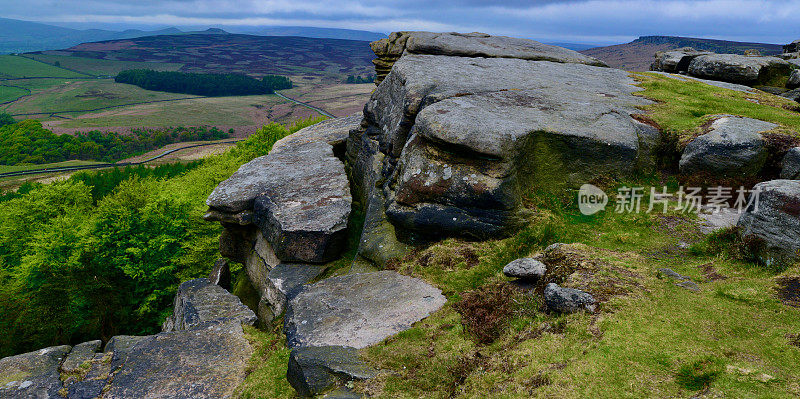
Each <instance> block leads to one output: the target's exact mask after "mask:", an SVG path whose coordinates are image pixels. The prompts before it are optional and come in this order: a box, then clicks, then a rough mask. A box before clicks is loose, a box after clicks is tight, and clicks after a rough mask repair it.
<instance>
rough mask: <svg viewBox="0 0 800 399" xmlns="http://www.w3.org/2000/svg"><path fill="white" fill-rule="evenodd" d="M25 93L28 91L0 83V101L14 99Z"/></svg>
mask: <svg viewBox="0 0 800 399" xmlns="http://www.w3.org/2000/svg"><path fill="white" fill-rule="evenodd" d="M26 94H28V92H27V91H26V90H24V89H20V88H19V87H11V86H2V85H0V103H4V102H7V101H14V100H16V99H18V98H20V97H22V96H24V95H26Z"/></svg>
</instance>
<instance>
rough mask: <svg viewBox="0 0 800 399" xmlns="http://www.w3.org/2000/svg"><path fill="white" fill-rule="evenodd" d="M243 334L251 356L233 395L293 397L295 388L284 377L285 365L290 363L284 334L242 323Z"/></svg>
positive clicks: (244, 398)
mask: <svg viewBox="0 0 800 399" xmlns="http://www.w3.org/2000/svg"><path fill="white" fill-rule="evenodd" d="M244 331H245V337H246V338H247V340H248V341H250V345H251V346H252V347H253V349H254V354H253V356H252V357H251V358H250V362H249V363H248V368H247V377H246V378H245V380H244V382H243V383H242V384H241V385H239V387H238V388H237V389H236V397H238V398H241V399H256V398H265V399H266V398H276V399H277V398H293V397H295V396H296V394H295V391H294V389H293V388H292V387H291V386H290V385H289V382H288V381H287V380H286V365H287V364H288V363H289V349H288V348H286V338H285V337H284V336H283V334H282V333H280V332H279V331H277V330H276V329H272V330H270V331H263V330H258V329H256V328H253V327H250V326H244Z"/></svg>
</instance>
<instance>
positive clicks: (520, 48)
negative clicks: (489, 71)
mask: <svg viewBox="0 0 800 399" xmlns="http://www.w3.org/2000/svg"><path fill="white" fill-rule="evenodd" d="M370 47H372V51H373V52H374V53H375V55H377V56H378V59H376V60H375V61H373V64H375V72H376V74H377V80H376V83H377V84H380V82H381V81H383V79H384V78H385V77H386V75H388V74H389V72H390V71H391V69H392V65H393V63H394V62H395V61H397V60H398V59H399V58H400V57H401V56H402V55H403V54H406V53H408V54H430V55H449V56H457V57H481V58H516V59H522V60H533V61H552V62H563V63H577V64H587V65H594V66H607V65H606V64H605V63H603V62H602V61H600V60H598V59H596V58H592V57H589V56H586V55H583V54H581V53H578V52H577V51H573V50H569V49H565V48H563V47H558V46H551V45H548V44H543V43H539V42H537V41H533V40H528V39H519V38H513V37H505V36H491V35H487V34H485V33H456V32H449V33H434V32H394V33H392V34H390V35H389V37H388V38H386V39H381V40H378V41H375V42H372V43H370Z"/></svg>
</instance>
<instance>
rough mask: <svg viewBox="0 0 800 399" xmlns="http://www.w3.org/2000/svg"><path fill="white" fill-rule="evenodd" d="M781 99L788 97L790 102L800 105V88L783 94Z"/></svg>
mask: <svg viewBox="0 0 800 399" xmlns="http://www.w3.org/2000/svg"><path fill="white" fill-rule="evenodd" d="M781 97H786V98H788V99H790V100H794V101H797V102H799V103H800V88H797V89H794V90H789V91H787V92H786V93H783V94H781Z"/></svg>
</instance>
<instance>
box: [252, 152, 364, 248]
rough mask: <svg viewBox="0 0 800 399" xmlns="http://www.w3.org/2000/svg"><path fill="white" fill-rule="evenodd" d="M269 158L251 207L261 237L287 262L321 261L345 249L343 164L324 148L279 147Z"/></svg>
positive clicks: (346, 187) (349, 199)
mask: <svg viewBox="0 0 800 399" xmlns="http://www.w3.org/2000/svg"><path fill="white" fill-rule="evenodd" d="M267 158H268V162H267V164H268V168H269V169H270V172H271V173H272V175H271V176H270V177H269V178H268V179H267V182H266V184H265V187H264V188H265V189H264V192H263V194H262V195H260V196H258V197H257V198H256V200H255V204H254V208H253V210H254V212H255V213H256V215H258V223H259V227H260V228H261V231H262V232H263V233H264V237H265V238H266V239H267V241H269V242H270V244H272V248H273V250H274V251H275V254H276V255H277V256H278V258H279V259H281V260H282V261H286V262H326V261H330V260H333V259H335V258H336V257H337V256H338V255H339V252H340V251H341V250H342V248H343V246H344V241H345V239H346V236H347V222H348V220H349V217H350V210H351V206H352V197H351V195H350V184H349V182H348V180H347V174H346V172H345V170H344V164H343V163H342V161H340V160H339V159H337V158H336V157H334V155H333V150H332V147H331V146H330V145H328V144H324V143H317V142H310V143H303V144H299V145H297V146H291V147H289V146H287V147H283V149H282V150H280V151H273V152H271V153H270V154H269V155H267Z"/></svg>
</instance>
